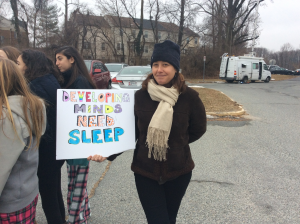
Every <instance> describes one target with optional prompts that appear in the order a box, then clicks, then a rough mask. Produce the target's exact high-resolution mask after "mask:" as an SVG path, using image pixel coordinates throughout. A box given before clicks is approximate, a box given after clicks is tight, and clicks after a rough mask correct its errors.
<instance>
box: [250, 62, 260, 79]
mask: <svg viewBox="0 0 300 224" xmlns="http://www.w3.org/2000/svg"><path fill="white" fill-rule="evenodd" d="M258 78H259V66H258V62H255V63H253V62H252V77H251V80H258Z"/></svg>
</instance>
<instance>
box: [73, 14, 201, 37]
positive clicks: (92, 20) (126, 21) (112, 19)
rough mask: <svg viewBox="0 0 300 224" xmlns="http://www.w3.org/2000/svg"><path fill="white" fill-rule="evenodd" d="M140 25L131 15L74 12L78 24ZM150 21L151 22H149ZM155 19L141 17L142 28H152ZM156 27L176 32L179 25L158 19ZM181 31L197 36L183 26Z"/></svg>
mask: <svg viewBox="0 0 300 224" xmlns="http://www.w3.org/2000/svg"><path fill="white" fill-rule="evenodd" d="M134 21H135V22H136V23H137V24H138V25H140V24H141V19H138V18H135V19H132V18H131V17H118V16H111V15H106V16H93V15H83V14H79V13H77V14H76V22H77V23H78V24H80V25H83V24H84V23H85V24H86V25H92V26H101V27H105V28H110V27H111V26H116V27H123V28H133V29H138V27H137V25H136V24H135V22H134ZM151 23H152V24H151ZM154 23H155V21H154V20H152V21H151V20H148V19H143V29H144V30H152V25H153V26H154ZM157 28H158V30H159V31H166V32H175V33H176V32H178V31H179V26H177V25H176V24H174V23H168V22H161V21H158V23H157ZM183 32H184V33H185V34H187V35H189V36H197V37H198V36H199V35H198V34H197V33H195V32H194V31H192V30H191V29H189V28H187V27H184V29H183Z"/></svg>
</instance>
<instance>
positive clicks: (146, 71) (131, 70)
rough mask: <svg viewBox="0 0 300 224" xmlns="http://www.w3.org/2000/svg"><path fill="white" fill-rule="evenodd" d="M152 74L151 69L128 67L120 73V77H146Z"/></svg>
mask: <svg viewBox="0 0 300 224" xmlns="http://www.w3.org/2000/svg"><path fill="white" fill-rule="evenodd" d="M150 72H151V68H150V67H126V68H123V70H122V71H121V72H120V75H146V74H149V73H150Z"/></svg>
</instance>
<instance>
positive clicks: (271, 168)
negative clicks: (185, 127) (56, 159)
mask: <svg viewBox="0 0 300 224" xmlns="http://www.w3.org/2000/svg"><path fill="white" fill-rule="evenodd" d="M203 86H204V87H207V88H212V89H216V90H219V91H222V92H224V93H225V94H226V95H228V96H229V97H231V98H232V99H234V100H235V101H237V102H238V103H240V104H242V105H243V107H244V109H245V110H246V111H247V113H248V114H249V115H247V116H246V117H245V118H246V119H244V120H241V121H209V122H208V130H207V132H206V134H205V135H204V136H203V137H202V138H201V139H200V140H198V141H197V142H194V143H193V144H191V150H192V154H193V158H194V161H195V164H196V167H195V169H194V171H193V177H192V181H191V183H190V185H189V188H188V190H187V193H186V196H185V197H184V199H183V201H182V205H181V208H180V211H179V214H178V219H177V223H179V224H186V223H189V224H193V223H195V224H198V223H209V224H211V223H299V217H300V194H299V189H300V167H299V161H300V150H299V145H300V138H299V133H300V125H299V121H300V77H299V78H296V79H294V80H287V81H280V82H270V83H251V84H236V83H233V84H227V83H206V84H203ZM132 154H133V151H128V152H125V153H123V154H122V155H121V156H119V157H118V158H117V159H116V160H115V161H114V162H113V163H112V164H111V166H110V169H109V171H108V172H107V173H106V176H105V177H104V179H103V180H102V181H101V182H100V184H99V187H98V188H97V189H96V191H95V195H94V196H93V197H92V198H91V200H90V202H91V211H92V217H91V219H90V221H89V223H93V224H100V223H101V224H102V223H103V224H111V223H120V224H121V223H136V224H142V223H146V219H145V216H144V213H143V210H142V207H141V205H140V202H139V200H138V196H137V192H136V189H135V184H134V177H133V173H132V171H131V170H130V165H131V160H132ZM106 165H107V162H104V163H102V164H98V163H95V162H93V163H91V168H90V174H89V182H88V189H89V192H90V191H91V189H92V188H93V185H94V184H95V183H96V182H97V181H98V180H99V178H100V176H101V175H102V173H103V171H104V170H105V167H106ZM62 174H63V176H62V180H63V182H62V186H63V190H64V192H63V193H64V196H65V203H66V193H67V172H66V167H63V169H62ZM37 222H38V223H39V224H40V223H46V221H45V217H44V215H43V211H42V209H41V203H39V206H38V209H37Z"/></svg>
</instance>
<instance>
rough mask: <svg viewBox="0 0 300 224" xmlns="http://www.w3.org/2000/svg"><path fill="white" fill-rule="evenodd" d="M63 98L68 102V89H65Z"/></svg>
mask: <svg viewBox="0 0 300 224" xmlns="http://www.w3.org/2000/svg"><path fill="white" fill-rule="evenodd" d="M62 100H63V102H68V101H69V93H67V92H66V91H63V98H62Z"/></svg>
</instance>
